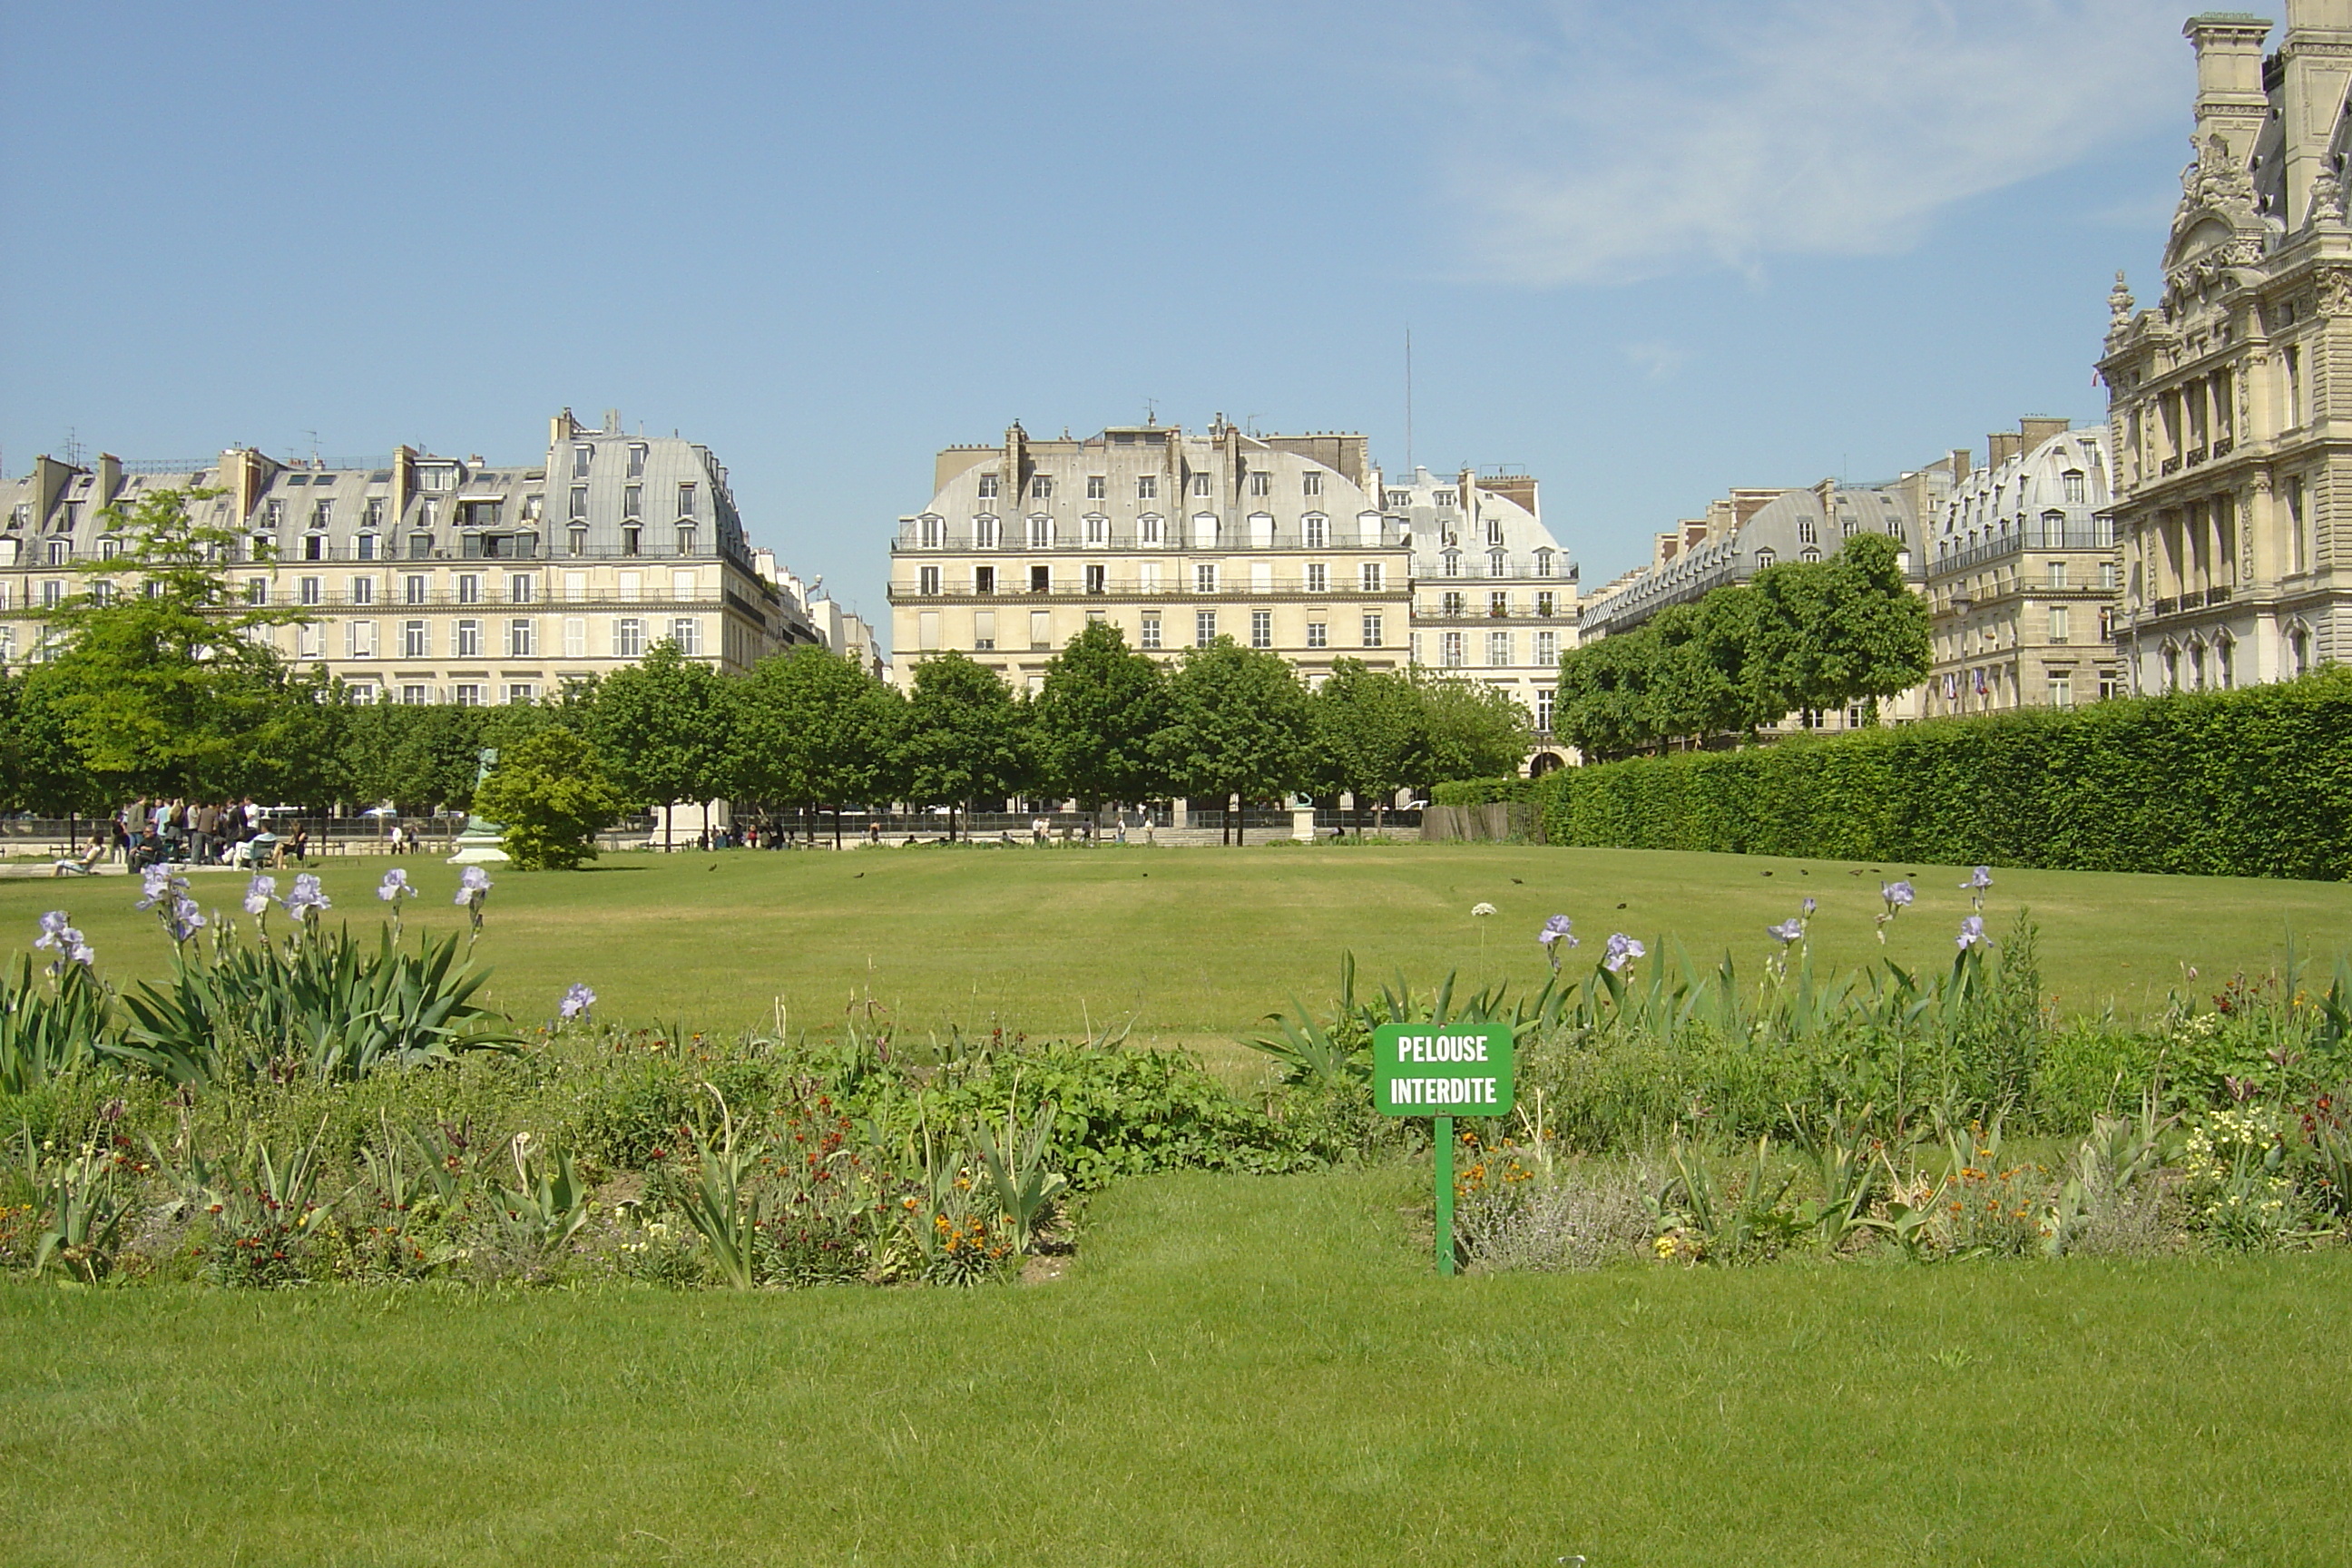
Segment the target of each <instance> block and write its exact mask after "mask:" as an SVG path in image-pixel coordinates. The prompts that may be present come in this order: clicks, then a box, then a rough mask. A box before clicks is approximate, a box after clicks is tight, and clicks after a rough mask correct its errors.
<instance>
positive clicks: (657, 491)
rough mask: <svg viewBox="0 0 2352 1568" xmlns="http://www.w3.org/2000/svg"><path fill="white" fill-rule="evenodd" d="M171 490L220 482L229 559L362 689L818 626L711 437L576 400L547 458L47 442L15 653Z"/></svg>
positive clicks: (207, 520) (450, 692)
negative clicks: (63, 448)
mask: <svg viewBox="0 0 2352 1568" xmlns="http://www.w3.org/2000/svg"><path fill="white" fill-rule="evenodd" d="M167 488H168V489H183V490H185V489H217V490H219V491H220V492H221V493H220V494H219V495H217V496H215V497H214V498H212V499H210V500H200V501H198V502H196V503H195V506H194V518H195V520H196V521H198V522H199V523H202V524H205V525H207V526H215V527H220V528H226V529H230V530H234V531H236V533H237V534H238V535H239V536H240V538H239V543H238V544H237V545H236V548H234V549H233V550H232V551H231V552H229V554H228V557H227V559H226V561H225V562H224V565H225V567H226V572H227V574H228V575H229V577H230V579H231V581H232V582H233V583H234V584H236V586H237V588H238V591H239V592H240V593H242V594H243V595H245V597H246V598H247V602H249V603H252V604H257V605H264V604H266V605H285V606H289V607H293V608H298V609H301V610H304V611H315V614H309V615H306V616H304V617H303V618H302V619H301V620H300V621H299V623H296V624H292V625H287V626H278V627H275V628H273V632H272V635H273V636H274V637H275V639H276V642H277V646H278V651H279V652H280V653H282V654H283V655H285V656H286V658H288V659H289V660H290V661H292V662H294V663H296V664H298V665H300V666H303V667H306V668H308V667H312V666H317V667H321V668H325V669H326V670H328V671H329V672H330V673H331V674H332V675H334V676H336V677H338V678H340V679H342V680H343V681H344V682H345V683H346V684H347V685H348V687H349V688H350V689H351V691H352V695H353V696H354V697H355V698H357V699H358V700H361V701H363V702H373V701H377V700H383V701H394V702H453V703H457V704H460V705H467V706H478V705H481V704H486V703H496V702H514V701H530V700H535V699H537V698H540V697H542V696H546V695H550V694H551V693H552V692H554V691H556V690H559V689H561V688H562V685H563V683H564V682H566V681H568V680H573V679H584V678H587V677H590V676H594V675H599V674H603V673H606V672H609V671H611V670H614V669H616V668H621V667H622V666H624V665H626V664H630V663H633V662H635V660H636V659H637V658H640V657H642V656H643V655H644V653H645V651H646V648H647V647H651V646H652V645H653V644H654V643H656V642H659V641H662V640H665V639H667V640H670V641H674V642H676V643H677V645H678V647H680V649H681V650H682V651H684V652H685V653H687V654H688V655H689V656H690V657H692V658H698V659H701V660H703V661H704V662H706V663H709V664H710V665H713V666H714V667H716V668H719V669H720V670H722V671H728V672H739V671H740V670H742V669H745V668H749V667H750V665H751V664H752V663H753V662H754V661H755V660H757V659H759V658H761V657H762V656H763V655H765V654H767V653H769V652H771V651H773V650H774V649H776V648H778V647H784V646H787V645H790V644H793V643H802V642H813V641H818V640H821V639H820V637H819V636H818V633H817V632H816V630H815V629H814V626H813V625H812V622H811V618H810V616H809V614H808V610H807V607H806V606H805V605H803V604H802V603H801V602H800V599H799V598H798V597H797V596H796V595H793V594H792V593H791V592H789V591H788V590H787V588H786V587H785V586H783V585H782V584H779V583H778V582H777V581H775V580H773V578H774V574H772V573H771V574H768V575H764V576H763V575H762V574H761V572H760V571H759V570H758V569H757V563H755V561H754V559H753V557H752V554H751V551H750V549H749V548H748V546H747V545H746V542H745V541H744V536H743V527H742V523H741V521H740V518H739V517H738V515H737V513H736V510H735V501H734V498H733V496H732V495H731V494H730V491H729V489H728V486H727V470H726V468H724V467H723V466H721V465H720V464H719V461H718V459H717V458H714V457H713V456H712V455H711V453H710V451H709V448H708V447H702V446H698V445H697V444H695V443H693V442H690V441H686V440H681V439H679V438H677V437H656V436H630V435H625V434H624V433H623V432H622V430H621V428H620V420H619V417H618V416H616V415H615V416H607V417H606V419H605V421H604V427H603V428H601V429H593V430H592V429H589V428H587V427H585V426H582V425H581V424H580V423H579V422H578V421H577V420H575V419H574V418H572V411H571V410H570V409H565V410H564V411H563V412H562V414H559V415H557V416H555V417H554V419H552V420H551V421H550V426H549V433H548V447H547V455H546V457H545V458H542V459H541V460H540V461H538V462H536V463H530V464H523V465H514V466H509V465H501V464H492V463H485V462H484V461H483V460H482V459H481V458H445V457H437V456H435V455H433V454H430V453H424V452H418V451H415V450H414V449H412V448H410V447H399V448H397V449H396V450H395V451H394V452H393V453H392V455H391V456H389V457H386V458H370V459H363V460H359V461H352V462H342V463H325V462H320V461H317V460H312V461H310V462H301V461H292V462H286V461H280V460H278V459H276V458H269V457H267V456H265V455H263V454H262V453H260V452H257V451H254V450H251V449H248V448H242V447H240V448H234V449H232V450H229V451H226V452H224V453H222V454H221V456H220V458H219V460H218V461H217V462H216V463H134V464H125V463H122V462H121V461H119V460H117V459H116V458H111V457H103V456H102V457H100V458H98V459H97V461H96V462H95V463H93V464H91V465H89V466H87V467H83V466H79V465H75V464H69V463H64V462H59V461H58V460H57V459H55V458H41V459H40V460H39V461H38V462H37V463H36V464H35V466H34V470H33V472H32V473H31V474H30V475H28V476H26V478H24V479H17V480H13V481H5V482H0V505H5V507H6V509H7V510H6V514H5V528H0V659H5V660H7V661H9V662H14V661H15V660H17V659H20V658H38V657H39V656H40V649H41V647H42V646H43V644H42V637H43V624H42V623H41V622H40V621H39V620H37V619H35V618H31V617H30V616H27V615H26V612H27V611H32V610H37V609H38V608H39V607H41V606H43V605H55V604H58V603H59V602H60V601H62V600H63V599H65V598H67V597H68V596H70V595H76V594H79V593H81V592H84V591H85V590H86V589H88V588H89V585H90V584H91V582H92V579H90V578H89V577H87V576H86V575H85V574H84V573H83V571H82V568H83V567H85V566H87V565H88V564H89V563H92V562H93V561H98V560H102V559H108V558H111V557H113V556H114V555H116V554H118V553H119V552H120V551H121V543H122V541H121V538H120V537H119V536H118V535H117V534H116V533H115V532H114V531H112V528H111V524H110V521H109V519H108V517H107V516H106V512H107V510H108V509H109V508H110V507H115V508H119V509H120V510H122V511H124V512H126V513H127V512H129V511H131V510H133V509H135V508H136V507H137V505H138V503H139V500H140V498H141V497H142V495H145V494H149V493H152V491H154V490H157V489H167Z"/></svg>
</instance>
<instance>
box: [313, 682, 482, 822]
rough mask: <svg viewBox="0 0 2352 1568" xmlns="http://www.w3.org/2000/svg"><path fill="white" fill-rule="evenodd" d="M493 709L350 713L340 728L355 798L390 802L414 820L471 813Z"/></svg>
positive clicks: (394, 707) (390, 706)
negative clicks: (431, 814)
mask: <svg viewBox="0 0 2352 1568" xmlns="http://www.w3.org/2000/svg"><path fill="white" fill-rule="evenodd" d="M496 711H498V710H494V709H488V708H457V707H450V706H446V705H444V704H438V703H436V704H432V705H429V706H428V705H423V704H419V705H415V706H408V705H403V704H399V703H379V704H376V705H374V706H372V707H367V708H354V709H352V710H351V711H350V713H349V714H348V715H347V717H346V720H345V723H344V727H343V752H344V768H345V775H346V777H347V778H348V779H349V780H350V789H351V794H352V799H354V800H371V801H374V800H388V801H391V802H392V803H393V804H394V805H397V806H398V807H399V808H400V809H401V810H402V811H403V812H404V813H406V814H408V815H410V816H422V815H424V814H425V813H427V812H432V811H440V810H452V811H462V810H464V809H466V808H467V805H470V804H471V803H472V800H473V795H474V781H475V778H476V777H477V775H478V773H480V771H481V763H480V757H481V752H482V747H483V744H484V742H485V732H486V729H487V726H488V722H489V719H490V716H491V714H492V713H494V712H496Z"/></svg>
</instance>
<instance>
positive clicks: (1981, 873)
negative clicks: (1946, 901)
mask: <svg viewBox="0 0 2352 1568" xmlns="http://www.w3.org/2000/svg"><path fill="white" fill-rule="evenodd" d="M1960 886H1961V887H1963V888H1966V889H1969V891H1970V892H1972V893H1981V892H1983V891H1984V890H1985V889H1987V888H1990V887H1991V886H1992V868H1991V867H1990V866H1979V867H1978V868H1976V869H1975V870H1973V871H1971V872H1969V879H1968V880H1967V881H1965V882H1962V883H1961V884H1960Z"/></svg>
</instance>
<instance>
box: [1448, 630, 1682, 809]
mask: <svg viewBox="0 0 2352 1568" xmlns="http://www.w3.org/2000/svg"><path fill="white" fill-rule="evenodd" d="M1657 650H1658V637H1657V633H1656V632H1655V631H1654V630H1652V629H1651V627H1649V626H1636V627H1635V628H1634V629H1633V630H1632V631H1630V632H1627V633H1624V634H1623V635H1622V636H1619V637H1602V638H1601V639H1599V640H1598V641H1595V642H1589V643H1586V644H1584V645H1583V646H1582V647H1579V648H1577V649H1575V650H1574V651H1573V652H1571V653H1569V654H1567V655H1565V656H1563V657H1562V658H1561V659H1560V661H1559V692H1558V694H1557V696H1556V697H1555V698H1554V700H1553V701H1554V707H1553V709H1552V728H1553V729H1554V730H1556V731H1558V732H1559V735H1560V736H1561V737H1562V738H1563V739H1565V740H1566V741H1567V742H1569V743H1570V744H1571V745H1573V746H1575V747H1576V749H1577V750H1578V751H1580V752H1583V753H1584V755H1585V757H1586V758H1587V759H1588V760H1590V761H1596V762H1598V761H1605V760H1607V759H1609V758H1612V757H1625V756H1631V755H1633V753H1634V752H1638V751H1642V750H1644V749H1645V748H1647V747H1649V746H1651V745H1653V744H1654V743H1655V742H1656V740H1657V729H1656V725H1655V722H1654V716H1655V708H1654V703H1653V700H1652V698H1651V695H1650V692H1651V688H1652V687H1653V686H1654V684H1655V683H1656V679H1657V676H1658V665H1659V662H1660V661H1659V656H1658V651H1657ZM1475 776H1476V775H1475V774H1465V777H1475Z"/></svg>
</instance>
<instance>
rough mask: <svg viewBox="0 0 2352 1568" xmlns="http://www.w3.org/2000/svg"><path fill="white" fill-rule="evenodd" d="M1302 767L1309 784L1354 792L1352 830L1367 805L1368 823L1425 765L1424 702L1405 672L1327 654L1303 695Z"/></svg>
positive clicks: (1337, 791) (1360, 828)
mask: <svg viewBox="0 0 2352 1568" xmlns="http://www.w3.org/2000/svg"><path fill="white" fill-rule="evenodd" d="M1307 735H1308V748H1307V773H1308V777H1309V779H1310V780H1311V782H1312V783H1313V784H1314V786H1315V787H1316V788H1317V789H1318V790H1328V791H1330V792H1331V793H1333V794H1335V795H1336V794H1346V795H1354V796H1355V797H1356V831H1357V833H1358V835H1359V836H1360V835H1361V834H1362V832H1363V813H1364V805H1365V803H1366V802H1367V801H1369V802H1370V803H1371V805H1372V812H1373V820H1374V825H1375V826H1378V823H1379V819H1380V814H1381V811H1382V809H1383V808H1384V806H1385V805H1386V804H1387V801H1388V798H1389V797H1390V796H1391V795H1394V794H1395V793H1396V792H1397V791H1398V790H1400V789H1402V787H1404V785H1406V784H1410V783H1412V781H1413V780H1414V779H1415V778H1416V777H1418V776H1420V775H1421V774H1422V773H1423V772H1424V771H1425V768H1426V762H1425V759H1426V757H1427V755H1428V741H1429V726H1428V714H1427V705H1426V703H1425V702H1424V701H1423V693H1422V690H1421V689H1420V688H1419V687H1418V686H1416V685H1415V684H1414V683H1413V681H1412V678H1411V677H1409V676H1405V675H1401V674H1397V673H1394V672H1391V671H1388V670H1375V669H1373V668H1371V667H1370V666H1369V665H1367V664H1365V663H1364V661H1363V660H1361V659H1360V658H1341V659H1335V660H1333V661H1332V664H1331V675H1330V678H1329V679H1327V680H1325V681H1324V682H1323V685H1322V688H1321V689H1319V690H1318V691H1316V692H1315V693H1314V694H1313V695H1312V696H1311V697H1310V698H1308V700H1307Z"/></svg>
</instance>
